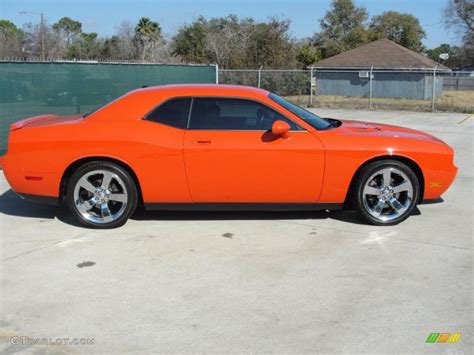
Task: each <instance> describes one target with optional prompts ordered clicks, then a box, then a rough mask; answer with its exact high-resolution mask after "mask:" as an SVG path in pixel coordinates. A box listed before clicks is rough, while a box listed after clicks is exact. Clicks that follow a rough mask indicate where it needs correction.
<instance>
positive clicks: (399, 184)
mask: <svg viewBox="0 0 474 355" xmlns="http://www.w3.org/2000/svg"><path fill="white" fill-rule="evenodd" d="M355 186H356V188H355V196H354V198H355V206H356V210H357V212H358V214H359V215H360V216H361V217H362V218H363V219H364V220H365V221H367V222H369V223H371V224H375V225H394V224H397V223H400V222H401V221H403V220H405V219H406V218H408V216H410V214H411V213H412V211H413V209H414V208H415V207H416V204H417V202H418V200H419V196H420V184H419V182H418V178H417V176H416V175H415V173H414V172H413V170H411V169H410V167H408V166H407V165H406V164H404V163H402V162H399V161H394V160H381V161H376V162H373V163H370V164H367V165H366V166H364V167H363V168H362V169H361V171H360V172H359V174H358V177H357V179H356V185H355Z"/></svg>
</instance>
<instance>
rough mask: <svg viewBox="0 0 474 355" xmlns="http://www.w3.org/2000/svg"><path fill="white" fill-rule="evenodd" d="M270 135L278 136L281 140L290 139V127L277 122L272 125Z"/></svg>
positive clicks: (279, 121)
mask: <svg viewBox="0 0 474 355" xmlns="http://www.w3.org/2000/svg"><path fill="white" fill-rule="evenodd" d="M272 133H273V134H274V135H276V136H280V137H281V138H284V139H286V138H289V137H290V125H289V124H288V123H286V122H285V121H281V120H277V121H275V122H273V124H272Z"/></svg>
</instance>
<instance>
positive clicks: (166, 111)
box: [145, 97, 191, 129]
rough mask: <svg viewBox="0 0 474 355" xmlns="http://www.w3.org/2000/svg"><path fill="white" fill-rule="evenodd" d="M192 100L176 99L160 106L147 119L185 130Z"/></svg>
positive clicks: (187, 98)
mask: <svg viewBox="0 0 474 355" xmlns="http://www.w3.org/2000/svg"><path fill="white" fill-rule="evenodd" d="M190 106H191V98H189V97H186V98H176V99H172V100H169V101H166V102H165V103H163V104H161V105H160V106H158V107H157V108H156V109H154V110H153V111H152V112H150V113H149V114H148V115H147V116H146V117H145V119H146V120H147V121H153V122H156V123H161V124H164V125H166V126H171V127H175V128H181V129H184V128H186V126H187V125H188V118H189V109H190Z"/></svg>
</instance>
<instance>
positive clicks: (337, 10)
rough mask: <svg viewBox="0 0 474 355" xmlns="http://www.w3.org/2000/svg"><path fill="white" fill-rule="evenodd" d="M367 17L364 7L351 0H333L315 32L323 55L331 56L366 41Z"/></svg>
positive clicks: (325, 56)
mask: <svg viewBox="0 0 474 355" xmlns="http://www.w3.org/2000/svg"><path fill="white" fill-rule="evenodd" d="M367 17H368V16H367V11H366V10H365V8H363V7H357V6H355V5H354V2H353V1H352V0H333V1H332V3H331V8H330V10H329V11H327V12H326V15H325V16H324V17H323V18H322V19H321V20H320V27H321V32H319V33H316V34H315V41H316V43H317V44H318V45H319V46H320V47H321V49H322V55H323V57H324V58H327V57H331V56H333V55H336V54H339V53H341V52H344V51H346V50H349V49H352V48H355V47H357V46H359V45H361V44H364V43H367V42H368V35H367V31H366V30H365V22H366V21H367Z"/></svg>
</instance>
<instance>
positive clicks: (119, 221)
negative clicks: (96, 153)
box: [66, 161, 138, 229]
mask: <svg viewBox="0 0 474 355" xmlns="http://www.w3.org/2000/svg"><path fill="white" fill-rule="evenodd" d="M95 171H103V172H104V175H103V176H104V177H105V174H106V173H107V172H108V173H111V174H112V175H113V176H114V178H113V180H112V183H111V186H112V188H111V189H116V192H121V193H123V194H124V196H125V197H123V199H124V202H125V201H126V203H124V202H116V201H111V200H110V201H109V200H108V199H107V200H106V202H105V203H106V204H110V203H112V206H111V207H115V206H116V205H117V206H118V207H116V208H117V209H118V210H119V211H117V213H116V216H117V218H114V219H113V220H111V221H108V220H104V222H96V221H93V220H90V219H88V218H86V217H85V216H84V215H83V214H82V213H81V212H80V211H79V209H78V207H77V206H76V201H75V200H76V199H75V195H74V194H75V189H76V185H77V184H78V182H79V180H80V179H81V178H83V177H84V176H87V175H88V174H93V172H95ZM99 175H100V174H99ZM94 176H95V175H92V177H94ZM92 182H93V183H94V181H92ZM93 185H94V184H93ZM97 185H100V183H97V182H96V183H95V185H94V186H97ZM122 185H123V186H122ZM119 189H120V190H119ZM112 192H114V191H112ZM81 193H82V194H84V193H86V194H90V195H92V197H94V198H95V196H94V194H93V193H91V192H88V191H82V190H81ZM116 195H118V194H116ZM66 202H67V205H68V207H69V209H70V211H71V213H72V215H73V216H74V217H75V218H76V220H77V221H78V222H79V223H80V224H81V225H82V226H84V227H88V228H95V229H109V228H117V227H120V226H122V225H124V224H125V223H126V222H127V220H128V218H129V217H130V216H131V215H132V214H133V213H134V212H135V209H136V207H137V203H138V191H137V186H136V184H135V182H134V180H133V178H132V177H131V176H130V174H129V173H128V172H127V171H126V170H125V169H124V168H122V167H121V166H120V165H118V164H115V163H111V162H108V161H92V162H88V163H85V164H84V165H81V166H80V167H79V168H78V169H77V170H76V171H75V172H74V173H73V174H72V176H71V177H70V179H69V180H68V184H67V188H66ZM124 204H125V206H123V205H124ZM122 207H123V208H122ZM97 208H99V207H93V209H94V211H95V210H96V209H97ZM91 211H93V210H91ZM97 211H99V212H100V209H98V210H97ZM99 212H97V215H99V214H100V213H99ZM110 212H111V210H109V213H110ZM84 213H85V214H86V215H88V216H89V215H90V214H92V213H95V212H91V213H89V212H84ZM111 215H112V216H113V214H111ZM89 218H91V217H89ZM109 218H112V217H109ZM98 219H100V216H98Z"/></svg>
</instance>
